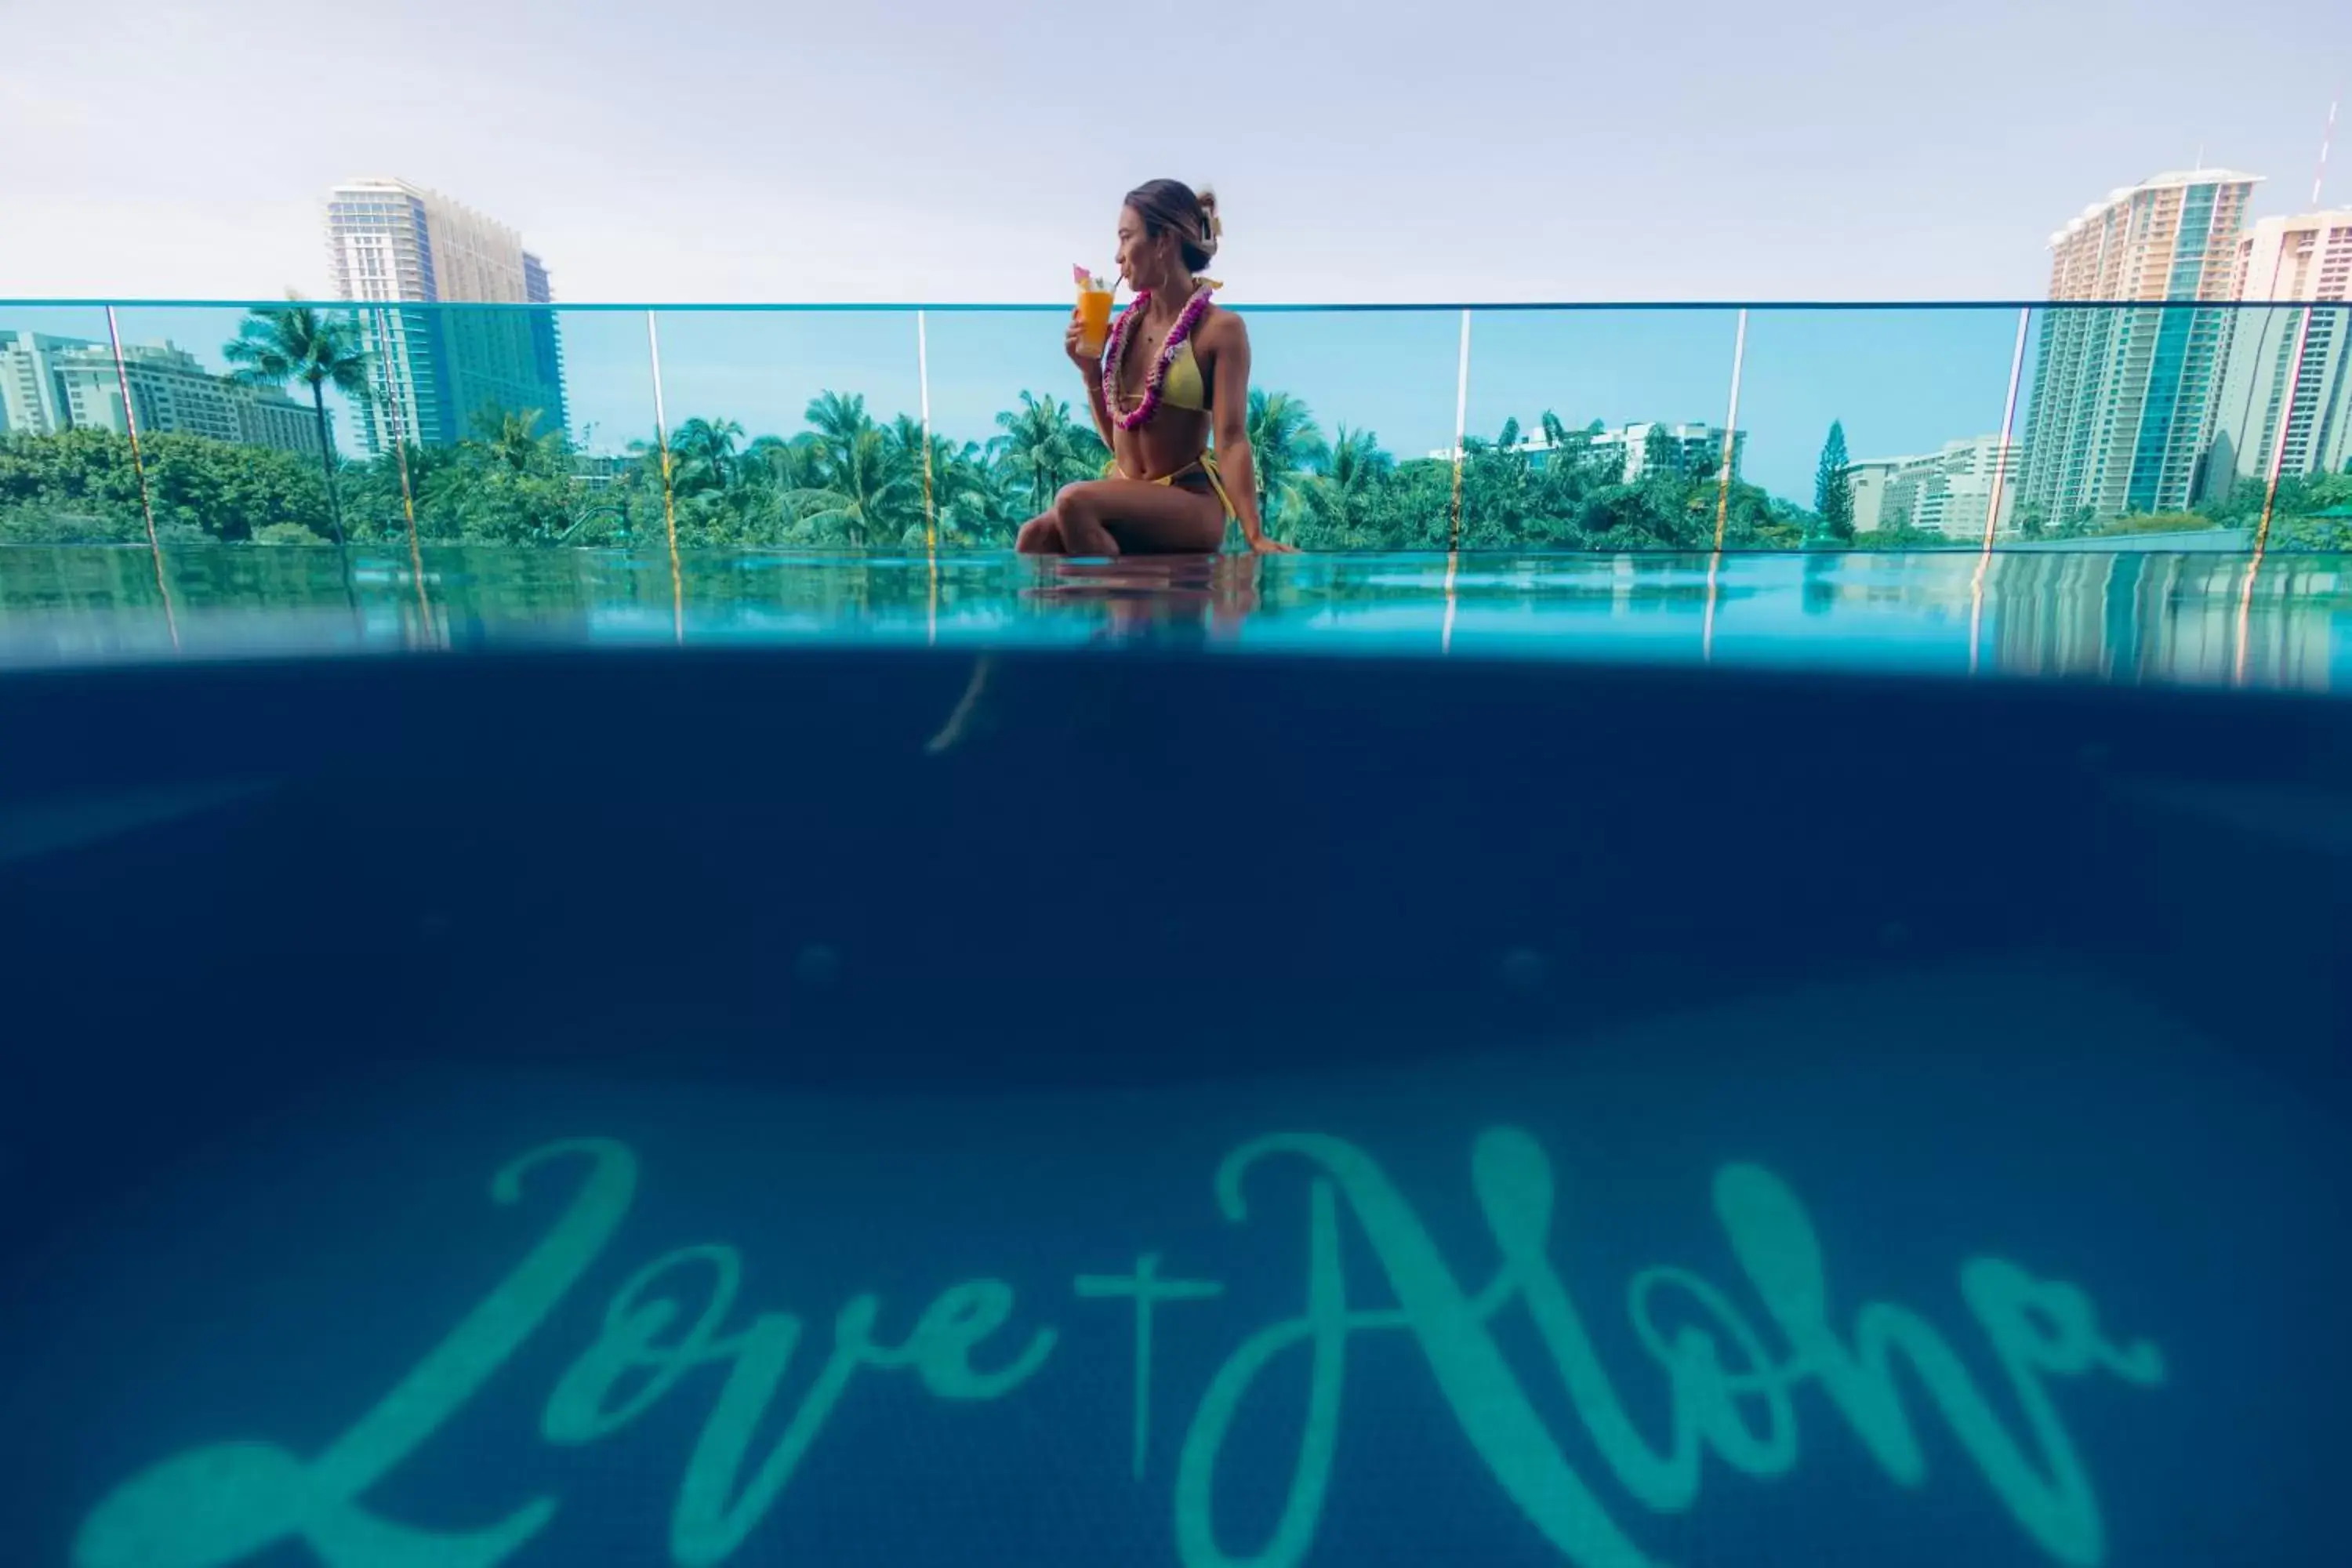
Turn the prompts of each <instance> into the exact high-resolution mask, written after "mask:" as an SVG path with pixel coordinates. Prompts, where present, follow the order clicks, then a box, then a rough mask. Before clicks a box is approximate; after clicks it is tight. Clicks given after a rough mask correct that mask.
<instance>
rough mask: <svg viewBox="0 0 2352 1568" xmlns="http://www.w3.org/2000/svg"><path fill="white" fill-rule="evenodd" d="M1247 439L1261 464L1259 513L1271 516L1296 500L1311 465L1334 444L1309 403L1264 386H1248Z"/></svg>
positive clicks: (1318, 460) (1253, 458) (1258, 489)
mask: <svg viewBox="0 0 2352 1568" xmlns="http://www.w3.org/2000/svg"><path fill="white" fill-rule="evenodd" d="M1249 442H1250V458H1251V461H1252V462H1253V463H1254V464H1255V467H1256V469H1257V510H1258V516H1259V517H1261V518H1265V519H1269V520H1270V519H1271V518H1272V516H1273V515H1274V514H1275V513H1276V512H1277V511H1279V510H1281V506H1282V504H1285V503H1290V502H1295V501H1296V500H1297V496H1298V493H1299V491H1300V489H1301V480H1302V479H1303V478H1304V476H1305V474H1306V472H1307V469H1308V468H1311V467H1313V466H1314V465H1315V464H1317V463H1319V462H1321V461H1323V460H1324V458H1326V457H1327V456H1328V453H1329V450H1330V448H1329V447H1327V446H1326V445H1325V444H1324V440H1323V432H1322V429H1321V428H1320V427H1319V426H1317V425H1316V423H1315V415H1314V412H1313V411H1312V410H1310V409H1309V408H1308V407H1307V405H1306V404H1304V403H1302V402H1300V401H1299V400H1298V399H1297V398H1296V397H1294V396H1292V395H1290V394H1289V393H1286V392H1268V391H1266V390H1265V388H1264V387H1262V386H1261V387H1252V388H1251V389H1250V395H1249Z"/></svg>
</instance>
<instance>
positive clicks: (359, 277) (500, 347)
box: [327, 180, 568, 452]
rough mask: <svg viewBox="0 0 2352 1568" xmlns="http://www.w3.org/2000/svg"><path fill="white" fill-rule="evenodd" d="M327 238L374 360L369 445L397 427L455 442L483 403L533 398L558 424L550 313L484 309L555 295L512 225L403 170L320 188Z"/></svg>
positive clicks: (433, 440)
mask: <svg viewBox="0 0 2352 1568" xmlns="http://www.w3.org/2000/svg"><path fill="white" fill-rule="evenodd" d="M327 249H328V265H329V268H330V269H331V272H332V275H333V277H334V279H335V291H336V292H337V293H338V294H339V295H341V297H342V298H343V299H345V300H352V301H354V302H357V303H358V304H359V305H360V306H361V308H360V309H358V310H354V311H353V319H354V320H355V321H357V323H358V325H359V328H360V331H361V335H362V338H363V339H364V340H365V342H366V345H367V348H368V351H369V353H370V354H371V355H373V360H374V366H375V377H374V379H375V381H376V388H375V395H374V396H373V398H371V399H370V400H369V401H368V403H367V404H365V405H362V410H361V425H362V430H363V433H364V435H365V437H366V439H367V447H368V450H369V451H370V452H382V451H383V450H384V449H385V448H386V447H389V446H390V445H391V444H392V443H393V441H394V439H395V438H397V439H400V440H403V441H407V442H412V443H415V444H418V445H422V446H443V447H446V446H451V445H454V444H456V443H457V441H459V440H461V439H463V438H464V437H465V436H466V434H467V430H468V429H469V428H470V427H471V426H472V424H473V421H474V420H475V418H476V417H477V416H479V415H480V414H482V413H483V412H484V411H486V410H487V411H491V412H494V413H501V414H519V413H521V412H523V411H524V410H526V409H536V410H538V412H539V415H540V419H539V425H538V428H539V429H540V430H541V431H542V432H552V431H560V430H562V429H564V428H565V427H566V425H567V421H568V416H567V412H566V409H565V407H564V395H563V353H562V341H561V340H560V338H559V337H558V335H557V332H556V324H555V312H554V311H552V310H545V309H524V308H518V309H512V310H498V309H489V308H486V307H495V306H501V305H505V306H514V307H535V306H545V305H547V304H549V303H550V302H551V300H553V298H554V295H553V291H552V289H551V288H550V286H549V283H548V276H547V268H546V267H545V266H544V265H543V264H542V263H541V261H540V259H539V258H538V257H536V256H534V255H532V254H531V253H530V252H529V251H527V250H525V249H524V248H523V247H522V237H521V236H520V235H519V234H517V233H516V232H515V231H514V230H513V229H511V228H509V227H508V226H506V225H504V224H502V223H499V222H497V221H496V220H494V219H492V218H489V217H486V216H483V215H482V214H480V213H478V212H476V211H474V210H473V209H472V208H470V207H467V206H466V205H463V204H462V203H458V202H455V201H452V200H450V199H449V198H448V197H446V196H444V195H439V194H437V193H436V192H433V191H428V190H425V188H423V187H422V186H419V185H413V184H409V183H408V182H407V181H405V180H353V181H351V182H349V183H348V184H341V185H338V186H336V187H335V189H334V190H333V192H332V193H331V194H330V195H329V196H328V198H327ZM430 307H454V308H442V309H433V308H430Z"/></svg>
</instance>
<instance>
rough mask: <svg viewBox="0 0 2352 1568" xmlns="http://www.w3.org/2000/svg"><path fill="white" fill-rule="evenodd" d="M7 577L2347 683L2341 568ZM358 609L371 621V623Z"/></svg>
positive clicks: (251, 643)
mask: <svg viewBox="0 0 2352 1568" xmlns="http://www.w3.org/2000/svg"><path fill="white" fill-rule="evenodd" d="M164 567H165V571H164V574H163V575H164V578H165V579H166V581H167V583H168V586H169V591H170V599H171V604H172V606H173V608H174V609H175V610H176V613H177V620H178V625H177V626H176V627H174V626H170V625H168V624H167V616H166V614H165V603H164V599H163V593H162V591H161V589H160V588H159V584H158V581H157V573H156V570H155V563H153V561H152V559H151V558H150V556H149V555H148V553H147V552H145V551H142V550H119V549H105V548H89V549H54V550H31V549H27V550H21V551H9V552H0V658H5V659H7V660H10V661H15V662H43V661H47V660H53V659H58V658H68V659H80V658H120V657H132V658H148V657H170V656H171V655H172V654H173V651H174V650H173V632H174V631H175V630H176V632H177V634H178V637H179V640H180V642H181V644H183V645H184V651H185V652H187V653H190V654H195V655H226V654H236V653H241V652H247V651H251V650H254V649H256V648H257V647H299V648H303V649H306V650H326V649H332V648H354V647H363V648H374V649H386V650H391V649H398V648H402V647H470V646H478V645H482V644H486V643H499V644H512V643H516V642H542V641H556V642H561V643H578V642H583V641H586V642H624V643H626V642H637V641H648V640H661V641H668V640H670V639H671V638H672V637H674V636H678V635H680V631H679V627H680V625H681V623H679V622H677V621H676V620H674V618H673V614H674V610H673V607H674V605H676V604H677V602H679V601H680V600H682V602H683V605H684V610H683V620H682V636H683V639H684V640H686V641H688V642H690V643H700V644H709V643H725V642H751V643H759V642H798V641H805V640H811V639H821V640H848V641H882V642H896V643H904V642H931V643H955V644H961V645H966V646H970V645H974V644H1000V643H1003V644H1023V645H1054V644H1069V645H1077V644H1087V643H1095V642H1102V641H1118V642H1122V643H1138V642H1139V643H1145V644H1150V645H1153V646H1165V645H1168V644H1171V643H1173V644H1176V645H1180V646H1199V647H1227V646H1241V647H1253V648H1261V649H1263V648H1283V649H1289V650H1298V651H1324V652H1335V653H1397V654H1412V653H1426V654H1430V655H1436V654H1439V653H1441V652H1444V653H1449V654H1452V655H1454V656H1456V657H1461V656H1465V655H1467V656H1473V657H1478V656H1485V657H1506V658H1632V659H1644V660H1670V661H1682V660H1697V659H1707V660H1711V661H1714V662H1717V663H1732V664H1755V663H1770V664H1789V663H1798V664H1809V665H1823V666H1832V667H1840V668H1900V669H1906V670H1914V671H1920V672H1940V673H1951V674H1966V673H1970V672H1978V673H2000V674H2007V675H2027V676H2068V677H2090V678H2095V679H2107V680H2120V681H2141V680H2177V681H2191V682H2212V683H2223V684H2235V685H2244V686H2255V687H2271V688H2288V689H2305V690H2323V689H2331V688H2339V687H2341V686H2343V685H2345V684H2346V683H2347V679H2352V636H2347V626H2352V590H2347V582H2346V572H2347V558H2346V557H2342V556H2311V555H2299V556H2293V557H2277V556H2273V557H2272V558H2270V559H2269V560H2267V561H2264V562H2262V563H2259V564H2254V563H2249V562H2247V561H2246V560H2244V559H2242V558H2232V557H2226V556H2217V555H2212V554H2161V553H2155V552H2147V553H2135V552H2098V553H2090V552H2084V553H2068V552H2032V553H2015V554H2004V555H1999V556H1994V557H1991V558H1989V559H1984V560H1979V558H1978V557H1975V556H1972V555H1964V554H1933V555H1917V556H1891V555H1886V554H1862V555H1806V556H1763V557H1759V556H1754V555H1736V556H1727V557H1724V558H1722V559H1721V560H1720V561H1718V562H1716V563H1712V565H1711V563H1710V562H1709V561H1708V559H1707V558H1706V557H1705V556H1670V555H1659V556H1618V557H1588V556H1559V555H1546V556H1509V555H1475V556H1464V557H1461V558H1459V559H1458V560H1456V561H1454V562H1451V563H1449V562H1448V560H1447V559H1446V558H1445V557H1444V556H1442V555H1435V554H1374V555H1346V556H1307V557H1293V558H1282V559H1259V558H1254V557H1244V556H1234V557H1222V558H1217V559H1214V560H1205V559H1203V560H1152V561H1124V562H1112V563H1040V562H1034V561H1030V560H1024V559H1017V558H1014V557H1012V556H997V557H986V556H981V557H973V556H956V557H952V558H945V559H941V560H939V561H928V560H925V559H923V558H921V557H919V556H918V557H885V556H870V557H863V558H845V557H842V556H839V555H828V556H823V557H815V556H794V555H784V554H774V553H763V552H687V553H686V554H684V555H683V556H681V557H680V559H679V563H678V565H677V578H676V579H675V580H674V579H673V577H672V566H671V563H670V561H669V559H668V558H667V555H665V554H662V553H659V552H652V553H641V554H629V553H623V552H594V551H566V552H522V551H513V550H499V549H467V548H458V547H452V548H446V549H433V550H427V551H425V552H424V556H423V567H424V579H423V582H422V583H421V584H420V583H419V582H418V580H417V577H416V574H415V569H414V567H413V566H412V564H411V563H410V561H409V558H408V556H407V553H406V552H404V551H385V550H379V549H369V550H363V551H360V552H355V554H354V556H353V560H352V569H351V582H350V588H349V589H348V590H347V588H346V582H345V577H344V574H343V572H342V570H341V566H340V564H339V563H338V562H337V559H336V557H335V555H334V553H333V552H331V551H325V550H302V549H273V550H261V549H251V550H234V549H220V548H200V549H194V550H188V551H184V552H166V559H165V562H164ZM353 598H355V599H356V601H357V603H356V607H355V608H354V607H353V605H352V602H351V601H352V599H353Z"/></svg>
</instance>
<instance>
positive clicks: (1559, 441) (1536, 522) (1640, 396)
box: [1462, 308, 1745, 552]
mask: <svg viewBox="0 0 2352 1568" xmlns="http://www.w3.org/2000/svg"><path fill="white" fill-rule="evenodd" d="M1737 332H1738V311H1736V310H1655V309H1650V310H1643V309H1633V308H1628V309H1612V310H1478V311H1475V312H1474V313H1473V321H1472V328H1471V354H1470V386H1469V402H1468V418H1467V421H1466V423H1467V439H1466V440H1465V442H1464V444H1463V447H1464V450H1463V470H1462V542H1463V544H1464V545H1465V547H1468V548H1473V549H1514V550H1528V549H1534V550H1559V549H1566V550H1599V551H1612V552H1613V551H1621V550H1633V551H1658V550H1668V551H1671V550H1706V549H1708V548H1710V547H1711V545H1712V543H1713V540H1714V531H1715V519H1716V512H1717V503H1718V500H1719V499H1720V498H1719V494H1718V489H1719V487H1718V484H1717V479H1718V476H1719V474H1720V471H1721V469H1722V467H1723V461H1724V451H1725V419H1726V416H1727V412H1728V410H1729V407H1730V401H1731V383H1732V363H1733V355H1734V350H1735V347H1736V342H1737ZM1735 455H1736V448H1735ZM1742 515H1743V516H1744V515H1745V512H1744V510H1743V513H1742Z"/></svg>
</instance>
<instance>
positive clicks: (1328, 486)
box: [1293, 425, 1396, 549]
mask: <svg viewBox="0 0 2352 1568" xmlns="http://www.w3.org/2000/svg"><path fill="white" fill-rule="evenodd" d="M1395 472H1396V459H1395V458H1392V457H1391V456H1390V455H1389V454H1388V453H1387V452H1385V451H1383V450H1382V449H1381V443H1380V437H1377V436H1374V435H1373V434H1372V433H1371V432H1370V431H1369V430H1350V429H1349V428H1348V427H1347V426H1345V425H1342V426H1339V439H1338V440H1336V441H1334V442H1333V443H1332V444H1331V451H1330V456H1329V458H1328V459H1327V460H1326V462H1325V464H1324V468H1323V471H1322V472H1321V473H1319V474H1317V475H1316V476H1315V477H1314V478H1313V479H1310V480H1309V481H1308V482H1307V486H1306V488H1305V489H1304V490H1303V491H1302V492H1301V494H1302V496H1303V498H1304V500H1306V503H1307V514H1308V516H1309V517H1310V518H1311V519H1312V520H1313V527H1314V532H1315V535H1316V537H1315V539H1314V541H1313V542H1315V543H1317V544H1319V545H1323V546H1326V547H1332V546H1337V547H1339V548H1342V549H1345V548H1348V547H1349V546H1353V545H1357V544H1361V543H1364V542H1366V541H1367V537H1368V535H1367V530H1368V526H1369V524H1370V521H1371V512H1372V506H1373V496H1374V493H1375V492H1376V491H1377V490H1378V489H1379V488H1380V487H1381V485H1382V484H1384V483H1386V482H1387V480H1388V479H1389V477H1390V476H1391V474H1393V473H1395ZM1293 542H1299V541H1296V540H1294V541H1293Z"/></svg>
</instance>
